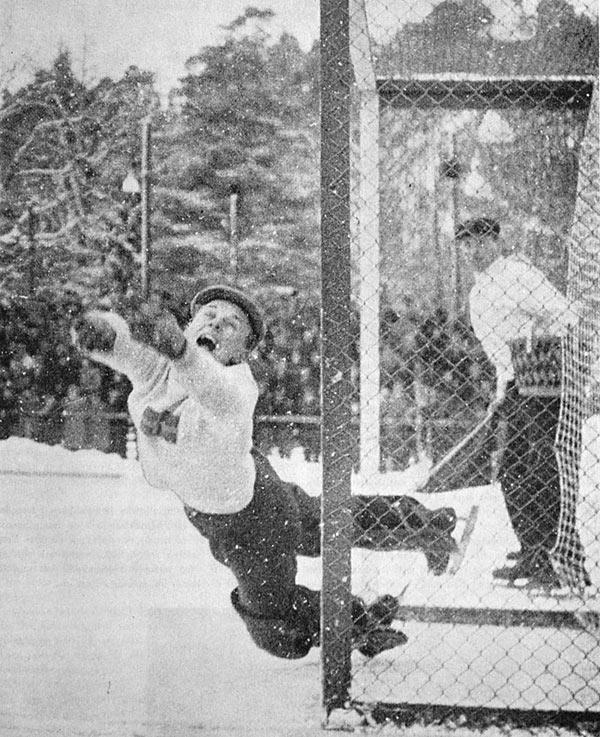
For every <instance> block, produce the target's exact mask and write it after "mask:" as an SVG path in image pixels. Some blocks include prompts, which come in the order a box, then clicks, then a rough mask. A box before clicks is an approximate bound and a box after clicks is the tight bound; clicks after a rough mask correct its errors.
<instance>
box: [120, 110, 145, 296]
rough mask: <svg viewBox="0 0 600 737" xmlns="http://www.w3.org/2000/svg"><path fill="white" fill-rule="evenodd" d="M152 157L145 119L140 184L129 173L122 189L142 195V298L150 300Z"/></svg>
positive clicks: (143, 123)
mask: <svg viewBox="0 0 600 737" xmlns="http://www.w3.org/2000/svg"><path fill="white" fill-rule="evenodd" d="M151 170H152V165H151V156H150V120H149V119H148V118H145V119H144V121H143V122H142V161H141V170H140V182H138V180H137V179H136V177H135V175H134V173H133V171H131V170H130V171H129V172H128V174H127V176H126V177H125V179H124V180H123V184H122V185H121V189H122V191H123V192H125V193H126V194H139V195H140V208H141V224H140V228H141V233H140V236H141V238H140V251H141V260H142V263H141V272H142V273H141V282H142V297H143V298H144V299H148V295H149V293H150V268H149V265H150V184H151V182H150V176H151Z"/></svg>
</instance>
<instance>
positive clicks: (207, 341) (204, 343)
mask: <svg viewBox="0 0 600 737" xmlns="http://www.w3.org/2000/svg"><path fill="white" fill-rule="evenodd" d="M196 345H198V346H200V348H206V350H207V351H210V352H211V353H213V351H214V350H215V348H216V347H217V343H216V341H214V340H213V339H212V338H211V337H209V336H208V335H200V336H199V337H198V338H197V340H196Z"/></svg>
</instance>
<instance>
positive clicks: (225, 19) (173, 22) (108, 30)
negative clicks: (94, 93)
mask: <svg viewBox="0 0 600 737" xmlns="http://www.w3.org/2000/svg"><path fill="white" fill-rule="evenodd" d="M248 6H254V7H257V8H260V9H266V8H270V9H271V10H273V11H274V13H275V17H274V18H273V19H272V20H271V21H270V22H269V24H268V28H269V30H270V32H271V34H272V35H273V37H274V38H275V39H276V38H278V37H279V36H280V35H281V33H282V32H284V31H287V32H289V33H291V34H293V35H294V36H295V37H296V38H297V39H298V41H299V42H300V44H301V46H302V47H303V48H304V49H305V50H308V48H310V46H311V45H312V43H313V41H314V40H315V39H316V38H317V37H318V35H319V0H227V2H223V0H152V2H151V3H147V2H146V3H140V2H138V1H137V0H0V87H2V86H5V85H8V86H9V87H14V86H18V85H21V84H23V83H24V82H26V81H28V79H29V78H30V76H31V72H32V71H33V70H35V69H37V68H40V67H47V66H48V65H49V64H50V63H51V62H52V60H53V59H54V58H55V57H56V53H57V51H58V50H59V48H60V47H61V46H62V47H66V48H68V49H69V50H70V51H71V56H72V61H73V69H74V72H75V73H76V74H77V76H78V77H79V78H83V79H84V81H87V82H92V81H97V80H98V79H101V78H102V77H105V76H109V77H112V78H114V79H116V78H120V77H121V76H122V75H123V73H124V72H125V70H126V69H127V67H128V66H130V65H132V64H134V65H136V66H138V67H140V68H142V69H146V70H148V71H152V72H155V74H156V78H155V79H156V86H157V88H158V89H159V91H160V93H161V95H162V96H163V97H165V96H166V95H167V93H168V92H169V90H170V89H171V88H173V87H175V86H176V85H177V83H178V79H179V78H180V77H182V76H184V75H185V67H184V65H185V61H186V59H188V58H189V57H190V56H192V55H193V54H195V53H197V52H198V51H199V50H200V48H201V47H203V46H206V45H212V44H215V43H218V42H219V41H220V40H221V39H222V37H223V31H222V29H221V26H223V25H227V24H228V23H231V21H232V20H234V19H235V18H236V17H237V16H239V15H241V14H242V13H243V11H244V9H245V8H246V7H248Z"/></svg>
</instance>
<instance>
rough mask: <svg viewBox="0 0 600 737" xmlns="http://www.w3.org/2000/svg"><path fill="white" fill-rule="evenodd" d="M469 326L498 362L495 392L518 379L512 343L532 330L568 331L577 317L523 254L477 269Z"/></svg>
mask: <svg viewBox="0 0 600 737" xmlns="http://www.w3.org/2000/svg"><path fill="white" fill-rule="evenodd" d="M469 310H470V317H471V325H472V326H473V330H474V332H475V335H476V336H477V338H478V339H479V341H480V342H481V345H482V347H483V349H484V351H485V352H486V354H487V356H488V358H489V359H490V361H491V362H492V363H493V364H494V366H495V367H496V379H497V393H498V394H500V393H501V392H503V391H504V387H505V386H506V383H507V382H508V381H510V380H511V379H513V378H514V370H513V365H512V360H511V353H510V345H509V344H510V342H511V341H513V340H517V339H518V338H525V340H527V341H528V342H530V341H531V338H532V335H533V333H534V330H535V332H536V333H539V334H544V335H554V336H561V335H564V333H565V331H566V329H567V328H568V326H569V325H574V324H575V323H576V322H577V320H578V319H579V318H578V314H577V310H576V307H575V306H574V305H572V304H571V303H569V302H568V300H567V298H566V297H565V295H563V294H562V293H561V292H559V291H558V289H556V287H554V286H553V285H552V284H551V283H550V282H549V281H548V279H547V278H546V277H545V276H544V274H543V273H542V272H541V271H540V270H539V269H537V268H536V267H535V266H534V265H533V264H532V263H531V262H530V261H529V260H528V259H527V258H525V257H524V256H517V255H511V256H501V257H500V258H497V259H496V260H495V261H494V262H493V263H492V265H491V266H489V267H488V268H487V269H486V270H485V271H482V272H480V273H478V274H476V277H475V286H474V287H473V289H472V290H471V293H470V295H469Z"/></svg>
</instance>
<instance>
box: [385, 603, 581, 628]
mask: <svg viewBox="0 0 600 737" xmlns="http://www.w3.org/2000/svg"><path fill="white" fill-rule="evenodd" d="M397 618H398V619H399V620H402V621H413V622H421V623H425V624H464V625H480V626H483V625H490V626H492V627H566V628H569V629H584V627H583V625H582V624H581V623H580V622H579V620H578V619H577V616H576V615H575V613H574V612H572V611H568V610H565V609H558V610H557V609H552V610H543V609H490V608H483V607H481V608H480V607H474V608H470V607H432V606H409V605H403V606H400V608H399V609H398V614H397Z"/></svg>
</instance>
